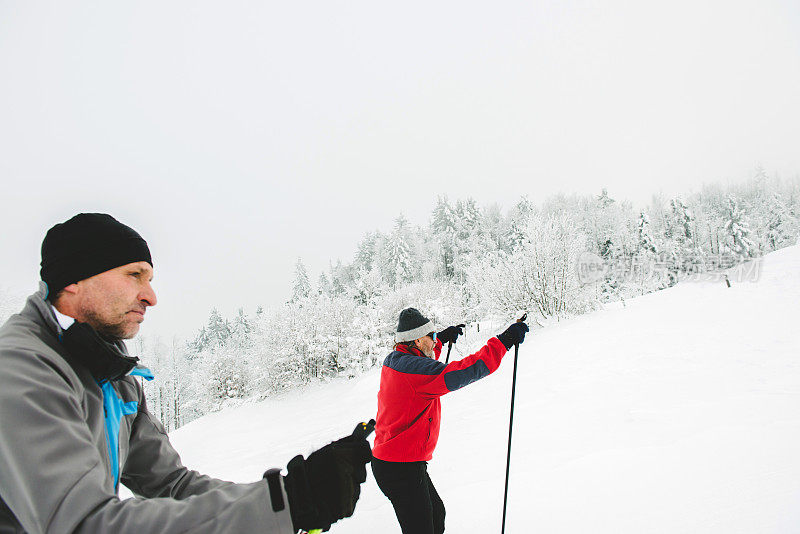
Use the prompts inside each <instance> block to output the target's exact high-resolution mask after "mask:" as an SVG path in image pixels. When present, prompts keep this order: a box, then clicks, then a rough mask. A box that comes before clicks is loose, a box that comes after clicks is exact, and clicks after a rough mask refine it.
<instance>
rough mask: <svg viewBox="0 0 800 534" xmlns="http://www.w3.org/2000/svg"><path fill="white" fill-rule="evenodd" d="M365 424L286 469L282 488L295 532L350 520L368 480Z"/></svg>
mask: <svg viewBox="0 0 800 534" xmlns="http://www.w3.org/2000/svg"><path fill="white" fill-rule="evenodd" d="M370 425H371V427H372V428H374V425H375V422H374V421H370V423H367V425H364V424H363V423H359V425H358V426H357V427H356V430H355V431H354V432H353V434H351V435H349V436H347V437H344V438H342V439H339V440H336V441H334V442H333V443H330V444H328V445H326V446H324V447H322V448H321V449H319V450H317V451H314V452H312V453H311V454H310V455H309V456H308V458H307V459H305V460H304V459H303V457H302V456H300V455H297V456H295V457H294V458H292V460H291V461H290V462H289V465H288V466H287V467H286V470H287V474H286V476H285V477H283V485H284V488H285V489H286V495H287V496H288V498H289V511H290V512H291V516H292V524H293V526H294V528H295V530H298V529H302V530H311V529H315V528H320V529H322V530H324V531H327V530H329V529H330V528H331V525H332V524H333V523H336V522H337V521H338V520H340V519H343V518H345V517H350V516H351V515H353V512H354V511H355V506H356V501H358V497H359V495H360V494H361V484H362V483H363V482H364V481H365V480H367V469H366V464H367V463H369V461H370V460H371V459H372V450H371V449H370V447H369V442H368V441H367V440H366V439H365V437H366V432H365V430H366V429H367V428H368V427H369V426H370Z"/></svg>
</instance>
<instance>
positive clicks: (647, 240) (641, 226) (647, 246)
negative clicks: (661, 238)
mask: <svg viewBox="0 0 800 534" xmlns="http://www.w3.org/2000/svg"><path fill="white" fill-rule="evenodd" d="M636 231H637V237H638V238H639V250H640V251H643V252H649V253H652V254H656V253H657V252H658V248H656V243H655V240H654V239H653V234H652V231H651V229H650V218H649V217H648V216H647V214H646V213H645V212H644V210H642V211H640V212H639V220H638V222H637V224H636Z"/></svg>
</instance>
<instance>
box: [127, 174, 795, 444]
mask: <svg viewBox="0 0 800 534" xmlns="http://www.w3.org/2000/svg"><path fill="white" fill-rule="evenodd" d="M798 214H800V180H797V179H795V180H791V181H786V180H780V179H777V178H773V177H770V176H768V175H767V173H766V172H764V170H763V169H757V171H756V173H755V176H754V177H753V178H752V179H750V180H748V181H747V182H746V183H743V184H728V185H719V184H717V185H711V186H706V187H704V188H703V189H702V190H701V191H700V192H698V193H695V194H691V195H687V196H685V197H675V198H664V197H661V196H655V197H654V198H653V200H652V202H651V203H650V204H649V205H648V206H646V207H644V208H642V209H637V208H634V206H633V205H632V204H631V203H630V202H627V201H619V200H617V199H615V198H612V197H611V196H610V195H609V194H608V193H607V192H606V191H605V190H603V191H601V192H599V193H598V194H597V195H594V196H579V195H569V196H567V195H560V196H557V197H554V198H549V199H547V200H546V201H544V202H542V203H541V204H536V203H534V202H531V201H530V200H529V199H528V198H525V197H523V198H521V199H520V200H519V202H517V204H516V205H515V206H513V207H511V208H510V209H507V210H503V209H502V208H501V207H500V206H498V205H496V204H489V205H481V204H480V203H479V202H478V201H476V200H475V199H471V198H467V199H456V200H453V199H448V198H447V197H440V198H439V199H438V202H437V204H436V206H435V208H434V210H433V212H432V213H431V215H430V220H429V223H428V224H427V225H426V226H413V225H411V224H409V222H408V221H407V220H406V219H405V218H404V216H403V215H402V214H400V215H399V216H398V217H397V219H396V221H395V224H394V227H393V228H392V229H391V231H390V232H388V233H383V232H378V231H373V232H368V233H367V234H365V235H364V236H363V238H362V239H361V242H360V243H359V244H358V248H357V251H356V254H355V256H354V257H353V258H352V261H350V262H347V263H346V262H341V261H337V262H336V263H334V264H331V266H330V268H329V270H328V271H327V272H323V273H321V274H319V275H318V276H316V277H314V276H311V275H310V273H308V272H307V270H306V268H305V266H304V264H303V262H302V260H301V259H298V260H297V262H296V266H295V273H294V282H293V286H292V288H291V298H290V299H289V300H288V301H287V302H286V303H284V304H283V305H281V306H278V307H275V308H272V309H264V308H259V309H258V310H256V311H255V313H254V314H252V315H249V314H245V313H244V311H242V310H239V312H238V314H236V315H235V316H233V317H223V316H222V315H221V314H220V313H219V312H217V311H216V310H213V311H212V312H211V314H210V317H209V319H208V322H207V324H206V325H205V326H203V327H202V328H201V329H200V330H199V331H198V333H197V335H196V337H195V338H194V339H192V340H190V341H189V342H184V341H181V340H177V339H176V340H173V341H171V342H169V343H167V342H164V341H161V340H153V339H147V338H143V337H141V336H140V337H139V338H137V339H136V340H134V342H133V344H132V347H131V350H132V352H133V353H135V354H138V355H140V356H141V357H142V359H143V361H144V362H146V363H147V364H148V365H149V366H150V367H152V368H153V370H154V371H155V373H156V375H157V377H158V379H157V380H155V381H153V382H151V383H148V384H147V387H148V398H149V402H150V405H151V406H150V408H151V410H152V411H153V412H154V413H156V414H157V415H158V416H159V417H160V418H161V420H162V421H163V422H164V424H165V425H166V426H167V427H168V428H169V429H174V428H177V427H179V426H181V425H183V424H185V423H187V422H189V421H191V420H193V419H196V418H197V417H200V416H201V415H203V414H205V413H208V412H210V411H214V410H217V409H219V408H221V407H223V406H224V405H229V404H236V403H240V402H243V401H245V400H247V399H259V398H264V397H267V396H270V395H273V394H276V393H279V392H281V391H284V390H286V389H288V388H292V387H294V386H297V385H302V384H306V383H308V382H310V381H315V380H325V379H328V378H331V377H334V376H339V375H345V376H357V375H359V374H361V373H362V372H364V371H365V370H367V369H370V368H372V367H374V366H376V365H379V363H380V362H381V361H382V360H383V358H384V356H385V355H386V354H387V351H388V350H389V348H390V346H391V344H392V336H393V332H394V328H395V326H396V320H397V316H398V313H399V312H400V310H401V309H403V308H404V307H407V306H412V305H413V306H416V307H419V308H420V309H421V310H424V312H425V313H426V314H428V315H429V316H430V317H432V318H433V319H434V320H435V321H436V322H437V324H440V325H447V324H450V323H455V322H464V321H466V322H470V323H475V322H478V321H479V320H483V319H487V318H492V317H496V318H499V319H501V320H507V319H509V318H510V317H512V316H513V314H514V313H516V312H517V311H519V310H527V311H528V312H529V313H531V315H535V316H536V317H537V318H538V320H540V321H541V322H546V321H551V320H557V319H558V318H561V317H566V316H572V315H576V314H581V313H583V312H585V311H589V310H592V309H595V308H597V307H598V306H602V304H603V303H605V302H609V301H616V300H624V299H625V298H628V297H631V296H635V295H640V294H643V293H648V292H652V291H656V290H658V289H661V288H664V287H669V286H670V285H673V284H675V283H676V282H677V281H678V280H681V279H686V278H691V277H702V276H705V275H708V274H710V273H713V272H715V271H719V270H720V269H722V268H726V267H730V266H731V265H732V264H733V263H736V262H739V261H742V260H744V259H748V258H752V257H758V256H761V255H763V254H765V253H767V252H770V251H772V250H776V249H779V248H782V247H785V246H787V245H792V244H795V243H796V242H797V240H798V236H800V221H799V220H798ZM587 253H590V254H591V256H589V258H593V259H594V261H595V262H598V261H601V262H602V263H601V264H602V266H604V267H605V268H604V269H603V270H602V271H600V272H599V273H598V275H596V276H594V277H593V278H591V279H590V280H589V281H590V282H591V283H587V282H589V281H587V280H586V279H583V278H582V277H580V276H579V274H580V273H579V270H578V268H577V265H578V263H579V262H583V261H584V260H585V258H586V256H587Z"/></svg>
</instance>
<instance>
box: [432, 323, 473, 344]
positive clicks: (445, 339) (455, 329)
mask: <svg viewBox="0 0 800 534" xmlns="http://www.w3.org/2000/svg"><path fill="white" fill-rule="evenodd" d="M465 326H467V325H465V324H458V325H456V326H448V327H447V328H445V329H444V330H442V331H441V332H439V333H438V334H436V337H437V338H439V339H441V340H442V343H455V342H456V339H458V336H463V335H464V327H465Z"/></svg>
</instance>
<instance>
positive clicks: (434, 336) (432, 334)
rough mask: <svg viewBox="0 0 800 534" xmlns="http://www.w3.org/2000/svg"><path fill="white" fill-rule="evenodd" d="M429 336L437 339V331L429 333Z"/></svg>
mask: <svg viewBox="0 0 800 534" xmlns="http://www.w3.org/2000/svg"><path fill="white" fill-rule="evenodd" d="M427 336H428V337H429V338H431V339H432V340H434V341H436V332H431V333H430V334H427Z"/></svg>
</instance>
